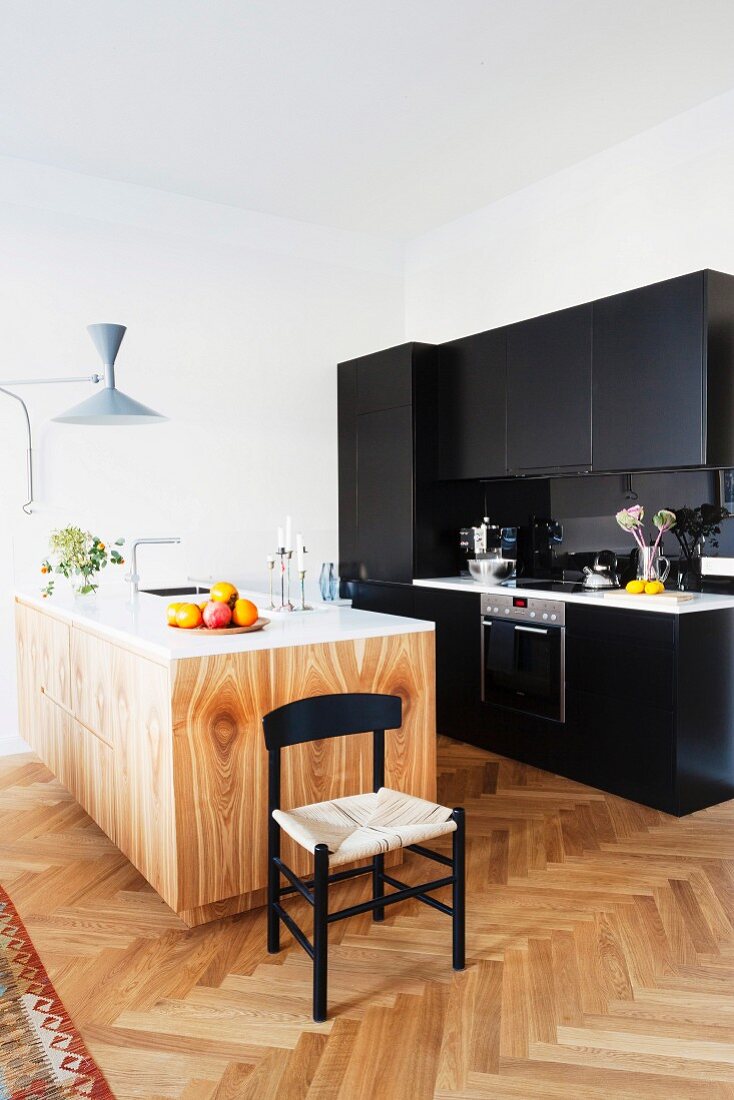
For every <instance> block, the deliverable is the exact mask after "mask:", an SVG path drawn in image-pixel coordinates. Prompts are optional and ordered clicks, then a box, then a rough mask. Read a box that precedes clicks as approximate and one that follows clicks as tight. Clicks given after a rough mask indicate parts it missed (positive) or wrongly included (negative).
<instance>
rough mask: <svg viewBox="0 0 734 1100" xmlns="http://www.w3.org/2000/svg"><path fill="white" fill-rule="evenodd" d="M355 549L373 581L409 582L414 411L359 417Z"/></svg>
mask: <svg viewBox="0 0 734 1100" xmlns="http://www.w3.org/2000/svg"><path fill="white" fill-rule="evenodd" d="M356 489H357V547H358V555H359V560H360V562H361V563H362V564H363V566H364V568H365V570H366V572H367V574H368V575H369V576H372V577H389V578H391V579H393V580H401V581H410V580H412V579H413V529H412V522H411V518H412V515H413V409H412V407H411V406H410V405H402V406H399V407H398V408H395V409H382V410H381V411H379V412H369V413H363V414H362V415H360V416H358V417H357V480H356Z"/></svg>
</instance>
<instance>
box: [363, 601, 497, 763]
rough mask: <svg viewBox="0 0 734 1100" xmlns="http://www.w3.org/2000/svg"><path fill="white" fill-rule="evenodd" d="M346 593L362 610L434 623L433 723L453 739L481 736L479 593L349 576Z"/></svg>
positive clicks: (472, 739)
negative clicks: (434, 714)
mask: <svg viewBox="0 0 734 1100" xmlns="http://www.w3.org/2000/svg"><path fill="white" fill-rule="evenodd" d="M346 594H347V595H348V596H351V599H352V606H353V607H356V608H358V609H360V610H362V611H379V612H382V613H383V614H387V615H405V616H408V617H409V618H414V619H423V620H424V621H425V622H433V623H435V624H436V727H437V729H438V732H439V733H442V734H445V735H446V736H447V737H454V738H456V740H457V741H468V742H469V743H471V744H478V745H481V747H482V748H487V747H488V746H487V745H486V744H484V742H483V741H482V740H481V739H480V736H479V731H480V728H481V718H480V698H479V696H480V682H479V675H480V666H481V653H480V646H481V633H480V622H481V618H480V597H479V595H478V594H477V595H474V593H472V592H467V593H464V592H449V591H446V590H444V589H440V588H419V587H416V586H414V585H410V584H388V583H384V582H383V583H381V582H378V581H352V582H350V583H349V585H348V586H347V590H346Z"/></svg>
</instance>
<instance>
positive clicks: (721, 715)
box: [550, 604, 734, 816]
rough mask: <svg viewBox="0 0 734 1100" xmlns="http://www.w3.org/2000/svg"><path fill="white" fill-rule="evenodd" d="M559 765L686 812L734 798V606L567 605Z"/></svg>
mask: <svg viewBox="0 0 734 1100" xmlns="http://www.w3.org/2000/svg"><path fill="white" fill-rule="evenodd" d="M566 669H567V672H566V716H567V720H566V724H565V728H562V729H561V730H559V732H558V737H557V738H556V739H554V741H553V742H552V744H551V753H550V766H551V768H552V770H553V771H555V772H558V773H559V774H561V775H567V776H569V778H571V779H576V780H579V781H580V782H582V783H588V784H590V785H591V786H594V787H599V788H601V789H602V790H605V791H611V792H612V793H614V794H619V795H621V796H622V797H624V798H629V799H632V800H633V801H635V802H641V803H643V804H644V805H646V806H653V807H654V808H655V809H659V810H664V811H665V812H666V813H671V814H676V815H678V816H682V815H684V814H688V813H692V812H693V811H694V810H700V809H703V808H704V807H706V806H712V805H715V804H716V803H718V802H722V801H725V800H727V799H729V798H732V797H734V685H733V684H732V670H733V669H734V611H730V610H722V611H706V612H695V613H688V614H685V613H684V614H681V615H662V614H659V613H655V612H644V611H622V610H617V609H611V608H590V607H582V606H581V605H578V604H568V605H567V607H566Z"/></svg>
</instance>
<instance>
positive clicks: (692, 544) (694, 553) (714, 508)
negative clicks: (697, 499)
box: [673, 504, 730, 591]
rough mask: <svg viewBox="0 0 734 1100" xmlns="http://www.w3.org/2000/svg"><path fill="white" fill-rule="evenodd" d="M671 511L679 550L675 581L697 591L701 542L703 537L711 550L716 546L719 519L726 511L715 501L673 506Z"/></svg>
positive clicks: (701, 550) (699, 580) (719, 531)
mask: <svg viewBox="0 0 734 1100" xmlns="http://www.w3.org/2000/svg"><path fill="white" fill-rule="evenodd" d="M675 514H676V516H677V517H678V522H677V524H676V526H675V530H674V531H673V534H674V535H675V537H676V538H677V540H678V545H679V546H680V549H681V559H680V565H679V577H678V584H679V587H680V588H684V589H692V590H696V591H697V590H698V589H700V587H701V573H700V560H701V554H702V552H703V545H704V543H705V542H706V541H707V540H708V541H709V543H710V545H711V546H712V547H713V548H714V549H715V548H716V547H717V546H718V545H719V540H718V538H717V536H718V535H720V534H721V521H722V520H724V519H728V517H729V514H730V513H729V512H728V511H727V510H726V508H721V507H720V506H719V505H717V504H699V506H698V508H676V510H675Z"/></svg>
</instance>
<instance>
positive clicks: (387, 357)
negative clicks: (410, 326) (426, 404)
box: [352, 344, 413, 413]
mask: <svg viewBox="0 0 734 1100" xmlns="http://www.w3.org/2000/svg"><path fill="white" fill-rule="evenodd" d="M352 362H353V363H354V364H355V366H356V369H357V412H358V413H368V412H379V411H380V409H393V408H397V406H399V405H410V403H411V402H412V400H413V397H412V392H413V344H401V345H400V346H399V347H396V348H386V349H385V351H378V352H375V353H374V355H364V356H362V357H361V358H360V359H354V360H352Z"/></svg>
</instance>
